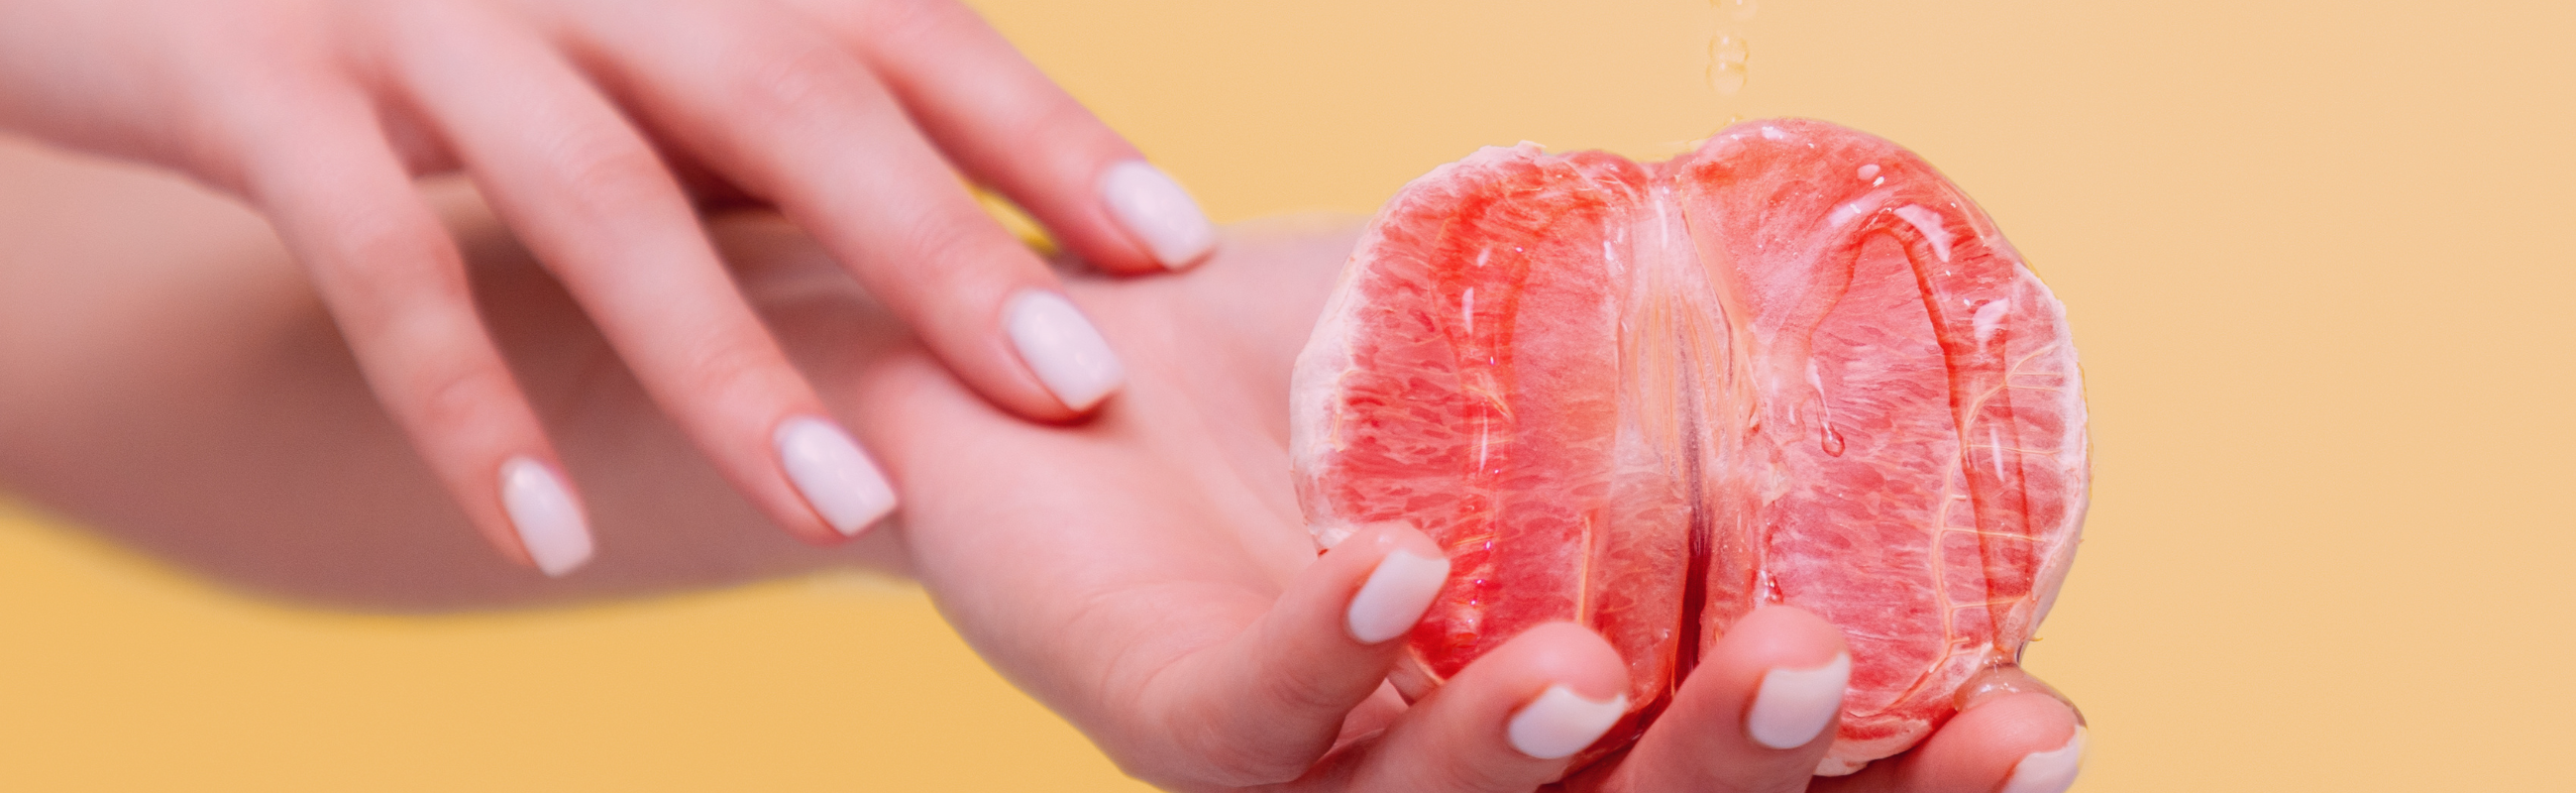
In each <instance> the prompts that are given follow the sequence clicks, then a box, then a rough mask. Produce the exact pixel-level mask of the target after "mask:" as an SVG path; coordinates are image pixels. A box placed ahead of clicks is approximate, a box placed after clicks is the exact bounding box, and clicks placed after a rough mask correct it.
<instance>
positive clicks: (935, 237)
mask: <svg viewBox="0 0 2576 793" xmlns="http://www.w3.org/2000/svg"><path fill="white" fill-rule="evenodd" d="M1017 246H1018V243H1017V242H1014V241H1011V240H1009V239H1007V238H1005V237H1003V236H1002V234H1001V231H1000V230H999V229H997V228H995V227H993V225H992V222H991V221H990V220H988V219H986V218H985V217H984V216H982V215H980V214H964V213H955V212H932V213H929V214H926V215H924V216H922V217H921V218H920V219H919V220H917V221H915V222H914V223H913V224H912V225H911V228H909V229H907V230H906V231H905V232H904V239H903V246H902V248H900V249H899V250H901V251H902V254H901V255H902V256H903V257H904V259H905V261H904V262H902V264H903V265H904V266H906V267H908V268H919V269H920V270H921V271H922V272H927V273H950V274H954V273H965V272H972V271H973V270H974V268H976V267H977V266H978V265H979V264H981V263H983V262H989V261H995V260H997V259H999V258H1000V257H1003V256H1007V255H1009V251H1010V250H1014V249H1016V248H1017Z"/></svg>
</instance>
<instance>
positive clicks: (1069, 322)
mask: <svg viewBox="0 0 2576 793" xmlns="http://www.w3.org/2000/svg"><path fill="white" fill-rule="evenodd" d="M1002 324H1003V329H1004V332H1005V333H1006V334H1007V335H1008V336H1009V337H1010V339H1011V345H1012V347H1013V348H1014V350H1016V351H1017V352H1018V353H1019V357H1020V361H1021V363H1023V364H1025V365H1027V366H1028V368H1029V372H1030V373H1031V374H1034V375H1036V376H1037V379H1038V382H1039V383H1040V384H1041V385H1044V386H1045V387H1046V389H1047V392H1048V393H1049V394H1052V395H1053V396H1054V397H1055V398H1056V401H1057V402H1059V403H1061V404H1062V405H1063V406H1064V408H1065V409H1067V410H1070V411H1071V412H1072V413H1073V414H1075V415H1079V414H1082V413H1086V412H1089V411H1090V410H1091V409H1092V408H1094V407H1097V406H1098V405H1099V404H1100V403H1101V402H1102V401H1103V400H1106V399H1108V398H1109V396H1110V395H1111V394H1113V393H1116V392H1117V391H1118V389H1119V388H1121V387H1123V386H1125V385H1126V382H1127V368H1126V365H1125V364H1123V363H1121V362H1120V361H1119V360H1118V354H1117V353H1116V352H1114V351H1112V350H1111V349H1110V348H1109V340H1108V338H1106V337H1104V336H1102V335H1101V334H1100V329H1099V328H1098V327H1097V326H1094V325H1093V324H1092V323H1091V319H1090V318H1089V317H1086V316H1084V315H1083V313H1082V310H1081V309H1080V308H1077V307H1075V306H1074V305H1073V301H1071V300H1068V299H1066V298H1065V297H1064V296H1063V295H1061V294H1057V293H1055V292H1053V291H1050V290H1045V289H1024V290H1021V291H1020V292H1019V293H1018V294H1015V295H1013V296H1011V298H1010V300H1009V302H1008V303H1007V304H1006V305H1005V306H1004V307H1003V320H1002ZM1039 418H1047V417H1039Z"/></svg>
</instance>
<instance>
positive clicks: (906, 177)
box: [558, 2, 1125, 420]
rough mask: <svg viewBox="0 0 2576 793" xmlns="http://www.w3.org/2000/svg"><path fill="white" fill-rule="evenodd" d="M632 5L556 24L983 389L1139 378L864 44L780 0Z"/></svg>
mask: <svg viewBox="0 0 2576 793" xmlns="http://www.w3.org/2000/svg"><path fill="white" fill-rule="evenodd" d="M633 6H635V4H634V3H631V2H620V3H611V4H606V5H604V6H595V7H592V9H593V10H590V11H586V12H584V13H582V14H581V16H580V17H579V18H572V19H564V20H559V21H558V24H559V25H561V26H562V27H563V29H564V30H565V33H566V35H567V36H568V37H570V38H571V39H572V40H573V41H574V42H575V49H576V50H578V51H581V52H583V53H584V54H585V56H586V57H589V58H591V59H593V60H595V61H596V62H595V63H593V64H592V66H593V67H594V69H595V70H596V71H598V72H601V73H603V74H605V75H607V76H609V77H611V78H612V79H613V80H614V81H615V82H616V84H617V87H618V90H619V91H620V92H621V93H622V94H624V95H625V97H626V98H627V99H628V100H629V101H630V102H631V103H632V104H633V106H635V107H636V108H638V109H639V110H641V111H642V112H643V114H644V115H645V116H646V117H647V118H648V119H650V120H651V121H652V122H653V124H654V125H655V128H656V129H657V130H658V131H660V132H662V133H664V134H667V135H669V136H670V137H671V138H673V139H674V140H676V141H677V142H678V143H679V144H681V145H682V146H684V147H686V148H687V149H688V150H689V151H690V153H692V154H694V155H696V156H698V157H700V158H702V159H703V161H705V162H706V163H708V164H709V165H710V166H712V167H714V168H715V169H716V170H718V171H721V172H723V173H724V175H725V176H727V177H729V178H731V179H732V180H733V181H734V182H735V183H737V184H740V185H742V186H743V187H744V188H745V189H747V190H749V191H751V192H752V193H753V194H755V195H757V196H759V197H761V198H765V199H768V200H771V201H774V202H776V203H777V204H778V206H779V208H780V209H781V210H782V211H783V212H785V213H786V214H787V216H788V217H789V218H791V219H793V220H794V221H796V224H797V225H798V226H800V227H802V228H804V229H805V230H806V231H807V232H808V233H811V234H813V235H814V236H815V238H816V239H817V240H818V241H820V242H822V243H823V245H824V247H825V248H826V249H828V250H830V251H831V252H832V255H833V256H834V257H835V258H837V259H839V260H840V261H841V263H842V265H843V267H845V268H847V269H848V270H849V271H850V273H851V274H852V275H853V276H855V277H856V278H858V279H859V281H860V283H862V284H865V285H866V286H867V287H868V290H869V291H870V292H872V293H874V294H876V295H877V296H879V297H881V298H883V299H884V300H885V302H886V304H887V306H888V307H889V308H891V309H893V310H894V312H895V313H896V314H897V315H899V316H901V317H902V318H903V320H904V322H905V324H907V325H910V326H911V327H912V328H913V329H914V330H915V331H916V332H918V333H920V334H921V337H922V340H923V342H924V343H925V344H926V345H928V346H929V347H930V348H931V350H932V351H933V352H934V353H936V354H937V355H938V356H939V358H940V360H941V361H942V362H943V363H946V364H948V366H949V368H950V369H951V370H953V371H955V372H957V374H958V376H959V377H960V379H963V380H965V381H966V382H967V384H968V385H970V386H972V387H974V389H975V390H976V391H977V392H978V393H981V394H983V395H984V396H985V397H986V398H987V399H990V400H992V401H993V402H994V403H996V404H998V405H1000V406H1002V407H1003V408H1004V409H1006V410H1009V411H1011V412H1013V413H1017V414H1019V415H1021V416H1026V417H1029V418H1036V419H1046V420H1061V419H1066V418H1070V417H1072V416H1074V415H1076V414H1079V413H1082V412H1085V411H1088V410H1090V409H1091V408H1092V406H1094V405H1096V404H1098V403H1099V402H1100V401H1101V400H1102V399H1104V398H1106V397H1107V396H1108V395H1109V394H1110V393H1111V392H1113V391H1115V390H1116V389H1117V388H1118V387H1119V386H1120V385H1121V384H1122V383H1123V381H1124V377H1125V375H1124V370H1123V368H1122V367H1121V366H1120V364H1119V362H1118V360H1117V358H1116V357H1115V356H1114V354H1112V353H1111V352H1110V350H1109V348H1108V346H1107V344H1106V343H1105V342H1104V341H1102V340H1101V337H1100V335H1099V332H1098V331H1097V330H1095V329H1094V328H1093V327H1092V325H1091V323H1090V321H1089V320H1088V319H1087V318H1085V317H1083V315H1082V314H1081V312H1080V311H1078V310H1076V309H1074V308H1073V306H1072V304H1071V303H1070V302H1068V301H1066V300H1065V299H1064V298H1063V296H1062V291H1063V285H1062V284H1061V283H1060V282H1059V281H1058V279H1057V278H1056V277H1055V274H1054V273H1053V272H1052V271H1051V270H1049V269H1048V268H1047V267H1046V264H1045V263H1044V262H1042V261H1040V260H1039V259H1038V257H1037V255H1036V254H1034V253H1032V252H1031V251H1030V250H1029V249H1028V247H1027V246H1026V245H1024V244H1022V243H1021V242H1020V241H1019V239H1018V238H1016V237H1014V236H1013V235H1011V233H1010V232H1008V231H1007V230H1005V229H1003V228H1002V227H1001V225H1000V224H999V223H996V222H995V221H994V220H993V219H992V218H991V216H990V215H988V214H986V212H985V211H984V209H983V207H982V206H981V205H980V204H978V203H977V202H976V201H975V199H974V197H973V195H972V194H971V193H969V192H968V191H967V189H966V187H965V185H964V183H963V182H962V181H961V180H960V178H959V177H958V175H957V174H956V172H955V171H954V170H952V169H951V168H950V167H949V165H948V163H947V161H946V160H945V159H943V158H942V157H941V156H940V154H939V152H938V150H937V149H936V148H934V147H933V146H932V145H931V144H930V142H929V141H928V140H926V139H925V138H923V137H922V135H921V133H920V131H919V130H918V129H916V128H915V127H914V126H913V123H912V120H911V118H910V117H909V116H907V115H905V113H904V111H903V109H902V107H901V106H900V105H899V104H898V103H897V102H896V101H895V98H894V96H893V94H892V93H891V92H890V91H889V90H888V89H887V88H886V87H885V86H884V85H883V84H882V83H881V82H880V81H878V80H877V79H876V77H875V76H874V75H873V74H872V73H870V72H869V71H868V69H867V68H866V66H865V64H863V63H862V62H861V61H860V60H859V59H858V57H857V56H855V55H852V54H850V53H849V52H847V51H845V50H843V49H842V48H841V46H840V44H839V43H838V42H837V41H835V40H833V39H832V38H831V37H829V36H826V35H824V34H823V33H821V32H819V31H817V30H814V29H811V27H810V25H808V24H807V23H804V22H802V21H801V18H800V17H798V16H796V15H794V14H792V13H791V12H789V11H787V10H785V9H783V8H779V7H776V6H773V5H771V4H769V3H761V2H753V3H734V4H714V3H698V2H664V3H656V4H650V7H651V9H652V10H651V11H649V12H644V13H637V12H635V11H634V10H633Z"/></svg>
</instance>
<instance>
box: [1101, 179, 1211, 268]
mask: <svg viewBox="0 0 2576 793" xmlns="http://www.w3.org/2000/svg"><path fill="white" fill-rule="evenodd" d="M1100 198H1101V200H1103V201H1107V202H1108V203H1109V214H1111V215H1115V216H1117V217H1118V222H1119V224H1120V225H1124V226H1126V227H1127V233H1129V234H1134V235H1136V239H1137V240H1138V241H1141V242H1143V243H1145V248H1146V249H1147V250H1149V251H1151V252H1153V254H1154V261H1156V262H1160V263H1161V264H1162V265H1163V266H1164V267H1166V268H1170V269H1174V270H1178V269H1180V268H1183V267H1187V266H1189V264H1190V263H1191V262H1195V261H1198V260H1199V257H1201V256H1206V255H1207V252H1208V250H1209V249H1211V248H1214V247H1216V226H1215V224H1212V223H1209V222H1208V219H1207V213H1204V212H1200V211H1199V202H1197V201H1195V200H1192V199H1191V198H1190V191H1188V190H1186V189H1183V188H1182V187H1181V183H1179V182H1175V181H1172V177H1170V176H1168V175H1165V174H1164V173H1163V169H1161V168H1156V167H1154V166H1153V165H1152V164H1149V163H1147V162H1145V161H1144V160H1128V161H1126V162H1122V163H1119V164H1117V165H1112V166H1109V172H1108V173H1106V174H1103V175H1102V176H1101V177H1100Z"/></svg>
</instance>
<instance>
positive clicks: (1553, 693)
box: [1509, 685, 1628, 760]
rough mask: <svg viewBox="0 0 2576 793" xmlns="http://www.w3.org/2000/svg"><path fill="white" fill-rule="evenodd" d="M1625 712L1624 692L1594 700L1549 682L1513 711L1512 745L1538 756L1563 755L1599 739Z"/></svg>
mask: <svg viewBox="0 0 2576 793" xmlns="http://www.w3.org/2000/svg"><path fill="white" fill-rule="evenodd" d="M1627 712H1628V695H1626V694H1621V695H1619V696H1615V697H1611V698H1610V700H1609V701H1607V702H1594V701H1592V700H1588V699H1584V698H1583V697H1581V696H1579V695H1576V694H1575V693H1574V689H1570V688H1566V687H1564V686H1561V685H1557V686H1548V687H1547V692H1546V693H1543V694H1540V695H1538V699H1535V700H1532V701H1530V704H1528V705H1525V706H1522V708H1521V712H1519V713H1515V714H1512V723H1511V727H1510V729H1509V732H1510V733H1511V739H1512V748H1514V749H1518V750H1520V752H1521V754H1525V755H1529V756H1531V757H1535V758H1538V759H1541V760H1554V759H1557V758H1559V757H1565V756H1568V755H1571V754H1574V753H1575V752H1580V751H1583V747H1586V746H1591V745H1592V742H1593V741H1597V740H1600V739H1601V734H1602V733H1605V732H1609V731H1610V725H1613V724H1617V723H1619V716H1620V714H1624V713H1627Z"/></svg>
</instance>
